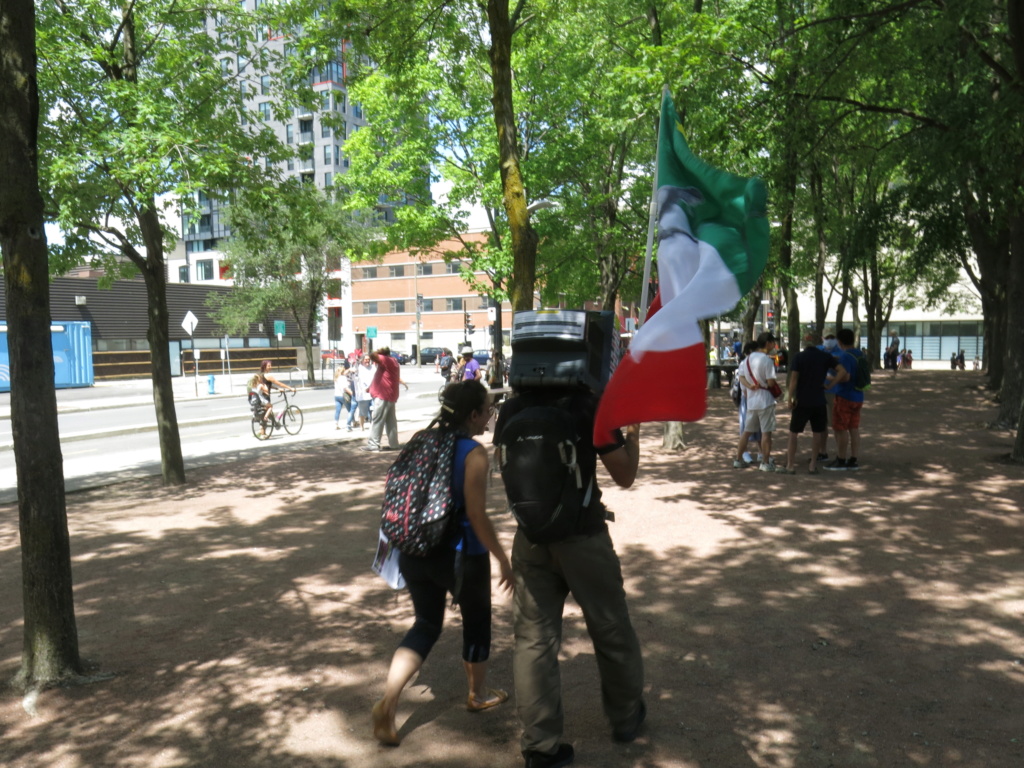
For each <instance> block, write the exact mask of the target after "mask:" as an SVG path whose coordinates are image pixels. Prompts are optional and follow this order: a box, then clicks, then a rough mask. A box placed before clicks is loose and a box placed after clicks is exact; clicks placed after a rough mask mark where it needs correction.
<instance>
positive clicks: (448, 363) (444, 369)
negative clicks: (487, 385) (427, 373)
mask: <svg viewBox="0 0 1024 768" xmlns="http://www.w3.org/2000/svg"><path fill="white" fill-rule="evenodd" d="M434 370H435V371H437V372H438V373H440V374H441V378H443V379H444V380H445V381H451V382H456V381H469V380H473V381H481V380H482V379H483V377H484V369H483V366H481V365H480V361H479V360H477V359H476V358H475V357H473V348H472V347H469V346H466V347H463V348H462V351H461V352H460V353H459V357H458V358H456V357H455V356H454V355H452V351H451V350H450V349H448V348H447V347H446V348H445V349H444V350H443V351H442V353H441V354H440V355H438V356H437V360H436V361H435V362H434Z"/></svg>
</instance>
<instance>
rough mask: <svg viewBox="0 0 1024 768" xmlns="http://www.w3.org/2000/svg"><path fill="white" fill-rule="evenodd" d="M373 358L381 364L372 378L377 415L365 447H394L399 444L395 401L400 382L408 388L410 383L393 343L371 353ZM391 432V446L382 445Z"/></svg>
mask: <svg viewBox="0 0 1024 768" xmlns="http://www.w3.org/2000/svg"><path fill="white" fill-rule="evenodd" d="M370 360H372V361H373V362H374V364H375V365H376V366H377V372H376V373H375V374H374V375H373V381H372V382H370V396H371V397H372V398H373V419H372V420H371V421H370V436H369V437H368V438H367V439H366V445H365V446H363V448H362V450H364V451H380V450H392V451H396V450H398V448H399V445H398V417H397V416H396V414H395V403H397V402H398V385H399V384H401V385H402V386H403V387H405V388H406V389H409V385H408V384H406V383H405V382H404V381H402V375H401V373H400V372H399V368H398V361H397V360H395V358H393V357H392V356H391V349H390V348H389V347H381V348H380V349H377V350H374V351H373V352H371V353H370ZM385 431H386V432H387V436H388V447H387V448H386V449H385V448H382V447H381V444H380V440H381V437H382V436H383V435H384V432H385Z"/></svg>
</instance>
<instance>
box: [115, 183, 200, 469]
mask: <svg viewBox="0 0 1024 768" xmlns="http://www.w3.org/2000/svg"><path fill="white" fill-rule="evenodd" d="M138 221H139V226H140V228H141V229H142V240H143V242H144V243H145V245H146V257H145V258H144V259H143V258H142V255H141V254H139V253H138V252H137V251H134V249H129V250H128V251H126V253H127V254H128V256H129V258H131V260H132V261H133V262H135V264H136V265H137V266H139V268H140V269H141V271H142V277H143V280H144V281H145V283H146V296H147V305H148V306H147V308H146V309H147V314H148V315H149V328H148V329H147V330H146V338H147V339H148V340H149V358H150V377H151V379H152V381H153V406H154V408H155V409H156V429H157V435H159V438H160V472H161V476H162V478H163V481H164V484H165V485H182V484H183V483H184V482H185V460H184V458H183V457H182V455H181V437H180V435H179V434H178V414H177V411H176V410H175V407H174V386H173V383H172V379H171V348H170V338H171V336H170V313H169V312H168V309H167V274H166V271H165V266H164V248H163V231H162V230H161V227H160V218H159V216H158V214H157V211H156V205H155V201H153V200H150V201H148V205H147V206H146V207H145V208H144V209H143V210H140V211H139V214H138ZM197 364H198V363H197Z"/></svg>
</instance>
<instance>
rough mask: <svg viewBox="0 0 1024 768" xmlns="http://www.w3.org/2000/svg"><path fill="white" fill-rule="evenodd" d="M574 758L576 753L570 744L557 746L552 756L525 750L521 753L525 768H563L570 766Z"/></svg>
mask: <svg viewBox="0 0 1024 768" xmlns="http://www.w3.org/2000/svg"><path fill="white" fill-rule="evenodd" d="M575 758H576V752H575V751H574V750H573V748H572V744H559V745H558V750H557V751H556V752H555V753H554V754H553V755H548V754H545V753H544V752H534V751H533V750H530V749H528V750H526V751H525V752H523V759H524V760H526V768H564V767H565V766H567V765H572V761H573V760H574V759H575Z"/></svg>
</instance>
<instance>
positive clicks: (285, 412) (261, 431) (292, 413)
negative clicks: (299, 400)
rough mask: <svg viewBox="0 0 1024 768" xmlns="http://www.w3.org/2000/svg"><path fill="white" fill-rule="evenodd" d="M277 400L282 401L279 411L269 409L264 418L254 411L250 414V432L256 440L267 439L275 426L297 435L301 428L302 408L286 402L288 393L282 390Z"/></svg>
mask: <svg viewBox="0 0 1024 768" xmlns="http://www.w3.org/2000/svg"><path fill="white" fill-rule="evenodd" d="M277 402H278V403H281V402H284V407H283V408H282V409H281V411H280V413H275V412H274V410H273V409H271V411H270V413H269V414H268V415H267V416H266V418H264V417H263V416H261V415H259V414H256V413H254V414H253V415H252V434H253V436H254V437H255V438H256V439H257V440H269V439H270V436H271V435H272V434H274V430H275V429H276V428H277V427H284V431H285V432H287V433H288V434H289V435H297V434H299V431H300V430H301V429H302V409H301V408H299V406H297V405H289V404H288V393H287V392H284V391H282V392H281V399H280V400H278V401H277Z"/></svg>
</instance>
